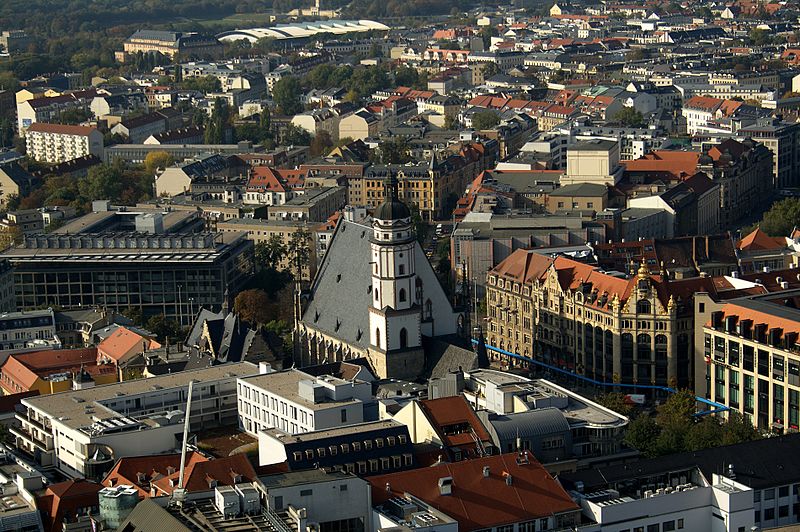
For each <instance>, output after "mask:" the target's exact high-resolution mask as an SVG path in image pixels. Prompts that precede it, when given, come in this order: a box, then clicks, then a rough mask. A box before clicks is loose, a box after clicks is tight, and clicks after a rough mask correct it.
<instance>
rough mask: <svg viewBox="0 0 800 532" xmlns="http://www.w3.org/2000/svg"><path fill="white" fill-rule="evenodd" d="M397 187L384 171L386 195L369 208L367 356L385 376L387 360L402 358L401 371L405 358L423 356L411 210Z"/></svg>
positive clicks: (414, 358) (415, 249) (395, 182)
mask: <svg viewBox="0 0 800 532" xmlns="http://www.w3.org/2000/svg"><path fill="white" fill-rule="evenodd" d="M398 188H399V186H398V182H397V178H396V177H395V176H389V177H388V178H387V179H386V182H385V183H384V190H385V191H386V198H385V200H384V202H383V203H381V205H379V206H378V208H377V209H375V214H374V217H373V220H372V238H371V239H370V248H371V259H372V260H371V264H370V265H371V268H372V271H371V273H372V275H371V277H372V287H371V304H370V309H369V322H370V333H369V340H370V342H369V343H370V353H371V354H370V356H371V358H372V361H373V365H374V366H375V369H376V370H377V371H378V373H379V374H386V375H388V374H391V373H393V370H390V366H392V363H393V361H398V360H404V361H406V362H403V366H404V369H403V372H405V371H409V372H410V370H411V369H412V368H411V366H407V364H408V360H411V358H413V360H414V364H418V363H419V360H418V359H420V357H423V355H422V332H421V322H422V308H421V305H419V304H418V301H417V297H416V294H417V293H418V289H417V285H418V282H417V274H416V262H415V255H416V253H417V247H418V246H419V245H418V244H417V242H416V239H415V238H414V231H413V229H412V227H413V224H412V223H411V211H410V210H409V208H408V206H406V204H405V203H403V202H402V201H401V200H400V198H399V191H398ZM412 355H413V356H412ZM409 357H411V358H409ZM422 362H424V360H423V361H422ZM423 365H424V364H423ZM384 368H385V369H384ZM403 372H401V374H402V373H403Z"/></svg>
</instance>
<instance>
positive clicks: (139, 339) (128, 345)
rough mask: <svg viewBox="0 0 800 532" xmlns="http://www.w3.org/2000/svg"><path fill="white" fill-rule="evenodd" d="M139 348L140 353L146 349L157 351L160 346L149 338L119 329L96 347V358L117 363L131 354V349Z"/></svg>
mask: <svg viewBox="0 0 800 532" xmlns="http://www.w3.org/2000/svg"><path fill="white" fill-rule="evenodd" d="M137 346H138V347H139V349H141V351H137V352H142V351H146V350H147V349H157V348H159V347H161V344H159V343H158V342H156V341H155V340H151V339H150V338H145V337H144V336H141V335H139V334H137V333H135V332H133V331H131V330H130V329H127V328H125V327H120V328H119V329H117V330H116V331H114V332H113V333H111V335H110V336H108V337H107V338H106V339H105V340H103V341H102V342H100V344H99V345H98V346H97V354H98V358H100V357H105V358H109V359H111V360H113V361H115V362H117V363H119V362H121V361H122V358H123V357H124V356H125V355H126V354H128V353H130V352H131V350H132V349H134V348H136V347H137Z"/></svg>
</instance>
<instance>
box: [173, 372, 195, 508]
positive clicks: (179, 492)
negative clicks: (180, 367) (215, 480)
mask: <svg viewBox="0 0 800 532" xmlns="http://www.w3.org/2000/svg"><path fill="white" fill-rule="evenodd" d="M193 385H194V381H193V380H190V381H189V395H188V397H187V398H186V413H185V414H184V416H183V442H182V444H181V470H180V474H179V476H178V487H177V488H176V489H175V490H174V491H173V492H172V498H173V500H174V501H175V502H177V503H178V505H179V506H181V505H183V502H184V500H186V489H185V488H184V487H183V481H184V478H183V477H184V471H185V470H186V445H187V443H188V440H189V418H190V417H191V415H190V414H191V412H192V388H193Z"/></svg>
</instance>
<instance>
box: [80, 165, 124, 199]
mask: <svg viewBox="0 0 800 532" xmlns="http://www.w3.org/2000/svg"><path fill="white" fill-rule="evenodd" d="M121 191H122V167H121V166H120V165H117V164H114V165H110V164H99V165H97V166H93V167H91V168H89V171H88V172H87V174H86V177H84V178H82V179H81V180H80V181H78V192H79V194H80V195H81V196H82V197H83V199H84V201H85V202H90V201H94V200H99V199H110V200H115V199H117V198H118V197H119V194H120V192H121Z"/></svg>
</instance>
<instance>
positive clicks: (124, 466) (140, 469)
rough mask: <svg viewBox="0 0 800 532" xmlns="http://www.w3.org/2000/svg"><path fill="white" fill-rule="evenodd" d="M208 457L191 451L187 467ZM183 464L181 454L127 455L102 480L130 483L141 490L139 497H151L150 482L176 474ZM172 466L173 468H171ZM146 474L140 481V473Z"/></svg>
mask: <svg viewBox="0 0 800 532" xmlns="http://www.w3.org/2000/svg"><path fill="white" fill-rule="evenodd" d="M206 461H208V458H206V457H205V456H203V455H202V454H200V453H197V452H194V451H190V452H189V453H187V455H186V468H187V470H188V468H189V467H191V466H192V465H193V464H195V463H197V462H206ZM180 466H181V455H180V454H179V453H175V454H159V455H147V456H127V457H125V458H120V459H119V460H117V463H116V464H114V467H113V468H112V469H111V471H109V472H108V474H107V475H106V476H105V478H104V479H103V481H102V485H103V486H119V485H120V484H129V485H131V486H135V487H136V488H137V489H138V490H139V497H141V498H146V497H150V483H151V482H155V481H157V480H159V479H161V478H164V477H168V476H174V475H173V473H175V472H176V471H177V470H178V468H180ZM170 468H171V469H170ZM140 474H142V475H144V482H140V481H139V475H140Z"/></svg>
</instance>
